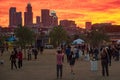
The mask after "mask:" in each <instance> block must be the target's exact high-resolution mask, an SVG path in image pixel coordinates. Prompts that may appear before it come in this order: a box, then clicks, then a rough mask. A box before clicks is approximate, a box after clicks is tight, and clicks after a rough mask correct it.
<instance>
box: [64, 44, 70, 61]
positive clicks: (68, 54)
mask: <svg viewBox="0 0 120 80" xmlns="http://www.w3.org/2000/svg"><path fill="white" fill-rule="evenodd" d="M65 53H66V56H67V62H69V56H70V53H71V46H70V45H68V46H67V48H66V50H65Z"/></svg>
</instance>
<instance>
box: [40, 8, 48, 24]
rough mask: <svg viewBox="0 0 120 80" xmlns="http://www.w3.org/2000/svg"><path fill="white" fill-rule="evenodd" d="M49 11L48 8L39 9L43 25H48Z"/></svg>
mask: <svg viewBox="0 0 120 80" xmlns="http://www.w3.org/2000/svg"><path fill="white" fill-rule="evenodd" d="M49 14H50V11H49V9H42V10H41V18H42V19H41V20H42V25H43V26H50V15H49Z"/></svg>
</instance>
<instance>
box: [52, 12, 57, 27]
mask: <svg viewBox="0 0 120 80" xmlns="http://www.w3.org/2000/svg"><path fill="white" fill-rule="evenodd" d="M50 25H51V26H52V27H54V26H58V17H57V15H56V12H55V11H51V12H50Z"/></svg>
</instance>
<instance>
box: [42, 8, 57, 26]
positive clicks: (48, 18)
mask: <svg viewBox="0 0 120 80" xmlns="http://www.w3.org/2000/svg"><path fill="white" fill-rule="evenodd" d="M41 18H42V19H41V21H42V25H43V26H46V27H50V26H53V27H54V26H57V25H58V17H57V16H56V13H55V12H54V11H52V12H50V10H49V9H42V10H41Z"/></svg>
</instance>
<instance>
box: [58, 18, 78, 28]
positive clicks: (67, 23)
mask: <svg viewBox="0 0 120 80" xmlns="http://www.w3.org/2000/svg"><path fill="white" fill-rule="evenodd" d="M60 25H61V26H63V27H76V24H75V21H72V20H60Z"/></svg>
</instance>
